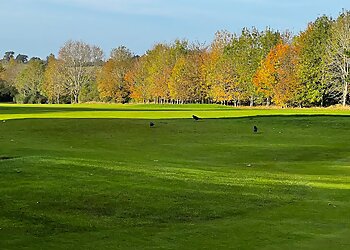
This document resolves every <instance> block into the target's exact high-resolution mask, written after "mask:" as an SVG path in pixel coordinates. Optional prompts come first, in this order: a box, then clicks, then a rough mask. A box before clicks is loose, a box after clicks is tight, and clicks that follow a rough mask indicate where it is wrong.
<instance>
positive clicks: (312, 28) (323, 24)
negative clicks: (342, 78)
mask: <svg viewBox="0 0 350 250" xmlns="http://www.w3.org/2000/svg"><path fill="white" fill-rule="evenodd" d="M331 26H332V20H330V19H329V18H328V17H327V16H322V17H319V18H317V20H316V21H315V22H313V23H310V24H309V25H308V27H307V29H306V30H305V31H304V32H302V33H301V34H300V35H299V36H298V37H297V38H296V40H295V46H296V47H297V50H298V65H297V76H298V79H299V81H300V83H301V86H302V88H301V90H300V92H299V93H298V99H299V103H300V105H302V106H303V105H307V106H309V105H321V106H324V105H325V102H326V99H327V96H329V95H331V94H332V93H331V90H332V88H331V86H329V81H328V79H327V64H326V61H325V56H326V48H327V43H328V40H329V38H330V34H331V33H330V32H331Z"/></svg>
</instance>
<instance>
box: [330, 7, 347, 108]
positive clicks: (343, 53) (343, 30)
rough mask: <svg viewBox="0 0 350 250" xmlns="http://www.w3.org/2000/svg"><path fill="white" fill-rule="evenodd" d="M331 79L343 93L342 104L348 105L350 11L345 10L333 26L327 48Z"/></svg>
mask: <svg viewBox="0 0 350 250" xmlns="http://www.w3.org/2000/svg"><path fill="white" fill-rule="evenodd" d="M326 53H327V54H326V61H327V67H328V72H329V74H330V81H332V83H333V84H334V85H335V86H336V88H337V89H338V90H339V92H340V93H341V104H342V105H343V106H345V105H346V102H347V98H348V93H349V82H350V74H349V73H350V12H349V11H344V12H343V13H342V14H341V15H340V16H339V17H338V19H337V20H336V21H335V22H334V24H333V25H332V28H331V38H330V39H329V42H328V44H327V48H326Z"/></svg>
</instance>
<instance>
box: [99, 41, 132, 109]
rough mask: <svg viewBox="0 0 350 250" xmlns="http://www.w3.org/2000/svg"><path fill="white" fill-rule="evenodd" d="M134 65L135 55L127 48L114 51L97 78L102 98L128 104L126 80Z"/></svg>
mask: <svg viewBox="0 0 350 250" xmlns="http://www.w3.org/2000/svg"><path fill="white" fill-rule="evenodd" d="M133 63H134V55H133V53H132V52H131V51H130V50H129V49H127V48H126V47H125V46H120V47H118V48H116V49H113V50H112V52H111V56H110V59H109V60H108V61H107V62H106V63H105V64H104V65H103V67H102V69H101V72H100V73H99V75H98V77H97V87H98V91H99V93H100V97H101V98H102V99H103V100H106V101H113V102H123V103H124V102H127V101H128V99H129V94H130V93H129V92H130V90H129V86H128V84H127V81H126V79H125V76H126V74H127V73H128V72H129V71H130V70H131V68H132V66H133Z"/></svg>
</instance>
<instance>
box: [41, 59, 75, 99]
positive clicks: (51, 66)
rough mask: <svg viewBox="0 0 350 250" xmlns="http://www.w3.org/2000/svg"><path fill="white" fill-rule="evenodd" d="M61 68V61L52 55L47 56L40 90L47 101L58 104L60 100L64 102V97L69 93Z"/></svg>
mask: <svg viewBox="0 0 350 250" xmlns="http://www.w3.org/2000/svg"><path fill="white" fill-rule="evenodd" d="M63 70H64V67H63V65H62V62H61V61H59V60H57V59H56V58H55V56H54V55H50V56H49V57H48V58H47V66H46V70H45V74H44V81H43V85H42V91H43V93H44V94H45V96H46V97H47V99H48V101H49V103H57V104H59V103H61V102H62V101H63V102H64V99H66V98H65V97H67V96H68V95H69V92H68V87H69V86H68V85H67V81H66V79H65V78H64V75H65V74H64V73H63Z"/></svg>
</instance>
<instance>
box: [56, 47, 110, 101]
mask: <svg viewBox="0 0 350 250" xmlns="http://www.w3.org/2000/svg"><path fill="white" fill-rule="evenodd" d="M103 57H104V55H103V51H102V49H100V48H99V47H97V46H95V45H89V44H87V43H84V42H79V41H68V42H66V43H65V44H64V46H63V47H62V48H61V49H60V51H59V54H58V59H59V60H61V61H62V63H63V67H64V71H63V72H64V79H65V80H66V81H67V83H68V86H69V90H70V93H71V96H72V102H74V103H78V101H79V99H78V98H79V94H80V91H81V89H82V88H83V86H84V85H86V84H91V83H92V81H93V80H94V78H95V77H96V69H97V66H100V65H101V64H102V62H103Z"/></svg>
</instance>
